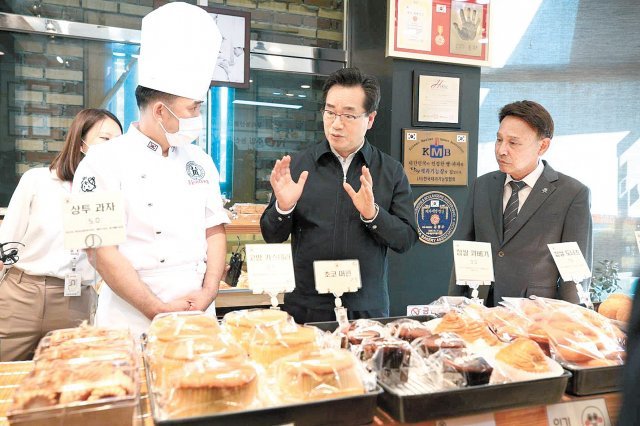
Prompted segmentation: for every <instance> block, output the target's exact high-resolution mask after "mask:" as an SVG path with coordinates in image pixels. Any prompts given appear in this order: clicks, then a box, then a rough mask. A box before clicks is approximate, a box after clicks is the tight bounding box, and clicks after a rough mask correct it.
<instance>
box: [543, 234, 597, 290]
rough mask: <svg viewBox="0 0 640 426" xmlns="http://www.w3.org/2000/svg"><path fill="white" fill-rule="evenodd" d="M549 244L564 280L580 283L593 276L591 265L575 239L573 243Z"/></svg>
mask: <svg viewBox="0 0 640 426" xmlns="http://www.w3.org/2000/svg"><path fill="white" fill-rule="evenodd" d="M547 246H548V247H549V250H550V251H551V256H553V260H554V261H555V262H556V266H557V267H558V271H560V276H562V279H563V280H565V281H574V282H576V283H579V282H580V281H582V280H585V279H587V278H589V277H590V276H591V271H590V270H589V265H587V261H586V260H585V259H584V256H583V255H582V252H581V251H580V247H578V243H576V242H575V241H574V242H571V243H557V244H547Z"/></svg>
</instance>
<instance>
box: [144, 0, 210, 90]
mask: <svg viewBox="0 0 640 426" xmlns="http://www.w3.org/2000/svg"><path fill="white" fill-rule="evenodd" d="M221 42H222V36H221V35H220V31H219V30H218V27H217V26H216V23H215V22H214V20H213V18H212V17H211V16H209V14H208V13H207V12H205V10H204V9H202V8H199V7H197V6H193V5H190V4H187V3H183V2H175V3H168V4H166V5H164V6H162V7H159V8H158V9H156V10H154V11H152V12H151V13H149V14H148V15H147V16H145V17H144V18H143V19H142V34H141V39H140V58H139V59H138V66H139V68H138V84H139V85H140V86H144V87H148V88H149V89H155V90H158V91H160V92H165V93H170V94H172V95H176V96H181V97H184V98H189V99H194V100H205V99H206V97H207V91H208V90H209V84H210V83H211V78H212V76H213V71H214V69H215V66H216V60H217V58H218V53H219V51H220V43H221Z"/></svg>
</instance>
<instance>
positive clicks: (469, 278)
mask: <svg viewBox="0 0 640 426" xmlns="http://www.w3.org/2000/svg"><path fill="white" fill-rule="evenodd" d="M453 261H454V264H455V268H456V284H459V285H469V284H470V283H474V282H475V283H478V284H479V285H490V284H491V282H492V281H494V275H493V261H492V258H491V244H490V243H481V242H477V241H458V240H456V241H454V242H453Z"/></svg>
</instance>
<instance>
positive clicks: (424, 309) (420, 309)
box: [407, 305, 431, 317]
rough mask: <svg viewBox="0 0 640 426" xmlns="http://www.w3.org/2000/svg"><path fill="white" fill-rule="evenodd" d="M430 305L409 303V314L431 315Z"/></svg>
mask: <svg viewBox="0 0 640 426" xmlns="http://www.w3.org/2000/svg"><path fill="white" fill-rule="evenodd" d="M430 313H431V311H430V309H429V305H407V316H413V317H415V316H418V315H429V314H430Z"/></svg>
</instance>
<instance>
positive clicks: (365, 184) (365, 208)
mask: <svg viewBox="0 0 640 426" xmlns="http://www.w3.org/2000/svg"><path fill="white" fill-rule="evenodd" d="M342 186H343V187H344V190H345V191H347V194H349V197H351V201H353V205H354V206H355V208H356V209H357V210H358V211H359V212H360V215H362V217H363V218H365V219H367V220H369V219H373V217H374V216H375V215H376V206H375V199H374V197H373V178H372V177H371V173H370V172H369V168H368V167H367V166H362V175H361V176H360V190H359V191H358V192H356V191H354V189H353V187H352V186H351V185H349V184H348V183H347V182H344V183H343V184H342ZM280 208H282V207H280Z"/></svg>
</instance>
